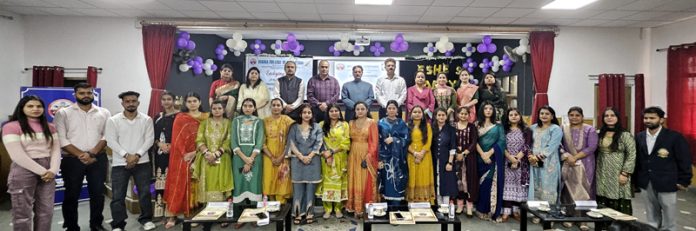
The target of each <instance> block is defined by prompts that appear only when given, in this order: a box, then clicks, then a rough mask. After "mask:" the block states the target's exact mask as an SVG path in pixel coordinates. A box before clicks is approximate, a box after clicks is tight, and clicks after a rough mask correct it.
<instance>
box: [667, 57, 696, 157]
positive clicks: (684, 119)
mask: <svg viewBox="0 0 696 231" xmlns="http://www.w3.org/2000/svg"><path fill="white" fill-rule="evenodd" d="M675 48H676V49H674V48H672V49H669V51H668V53H667V116H668V117H667V120H668V124H669V127H670V128H672V129H674V130H676V131H678V132H680V133H681V134H683V135H684V137H685V138H686V140H687V142H689V147H690V149H691V155H692V161H693V162H692V163H694V164H696V158H693V157H696V156H694V153H696V122H694V121H696V47H694V46H690V47H683V46H678V47H675Z"/></svg>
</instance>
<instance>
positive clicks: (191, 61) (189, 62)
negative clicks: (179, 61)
mask: <svg viewBox="0 0 696 231" xmlns="http://www.w3.org/2000/svg"><path fill="white" fill-rule="evenodd" d="M194 63H196V62H194V61H193V59H189V60H188V61H187V62H186V65H189V67H192V66H193V64H194Z"/></svg>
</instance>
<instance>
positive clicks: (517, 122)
mask: <svg viewBox="0 0 696 231" xmlns="http://www.w3.org/2000/svg"><path fill="white" fill-rule="evenodd" d="M502 124H503V128H504V129H505V145H506V147H505V186H504V187H503V221H507V219H508V217H509V216H510V215H511V214H512V215H513V217H514V218H515V219H518V220H519V219H520V213H519V211H520V210H519V209H520V207H519V206H520V203H522V202H526V201H527V194H529V161H528V160H527V155H529V154H530V150H531V147H532V130H530V129H529V127H527V124H526V123H525V122H524V120H522V114H521V113H520V111H519V110H518V109H517V108H510V109H508V110H505V115H503V117H502Z"/></svg>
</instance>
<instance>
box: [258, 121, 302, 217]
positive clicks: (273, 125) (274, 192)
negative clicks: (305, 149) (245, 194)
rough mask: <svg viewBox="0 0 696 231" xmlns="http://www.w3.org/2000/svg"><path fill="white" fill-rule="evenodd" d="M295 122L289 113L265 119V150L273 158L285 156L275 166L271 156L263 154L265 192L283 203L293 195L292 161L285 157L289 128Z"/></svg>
mask: <svg viewBox="0 0 696 231" xmlns="http://www.w3.org/2000/svg"><path fill="white" fill-rule="evenodd" d="M294 122H295V121H294V120H292V119H291V118H290V117H289V116H287V115H280V116H279V117H278V118H277V119H276V118H273V116H269V117H266V118H265V119H263V125H264V128H265V132H264V134H265V135H266V139H265V142H266V143H265V144H264V150H265V151H267V152H268V154H270V155H271V156H272V157H273V158H280V157H281V156H282V157H283V161H281V162H280V164H279V165H278V166H275V165H273V160H271V158H270V157H268V156H267V155H263V194H265V195H268V196H269V197H274V199H275V200H277V201H279V202H280V203H281V204H285V201H286V200H287V199H288V198H290V197H291V196H292V182H291V180H290V161H289V160H288V159H286V158H284V157H285V152H284V151H285V144H286V143H287V135H288V130H290V126H291V125H292V124H293V123H294Z"/></svg>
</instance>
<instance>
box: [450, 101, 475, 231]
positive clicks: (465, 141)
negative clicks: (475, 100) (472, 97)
mask: <svg viewBox="0 0 696 231" xmlns="http://www.w3.org/2000/svg"><path fill="white" fill-rule="evenodd" d="M470 111H471V110H470V109H468V108H467V107H459V109H457V121H456V122H455V124H454V128H455V130H456V133H457V137H456V139H457V155H456V160H457V161H456V162H455V169H456V171H457V187H458V189H459V194H458V195H457V210H456V211H455V212H457V213H462V212H463V210H464V201H466V215H467V216H469V217H472V216H473V215H474V211H473V210H474V202H476V200H478V190H479V178H478V170H477V166H476V165H477V156H478V155H477V151H476V145H477V142H478V129H476V125H474V123H472V122H469V117H470V116H469V112H470Z"/></svg>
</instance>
